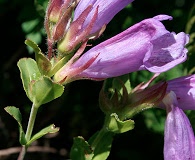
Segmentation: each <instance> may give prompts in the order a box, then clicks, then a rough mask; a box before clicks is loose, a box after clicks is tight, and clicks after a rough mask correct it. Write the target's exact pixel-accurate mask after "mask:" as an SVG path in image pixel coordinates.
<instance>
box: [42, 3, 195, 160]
mask: <svg viewBox="0 0 195 160" xmlns="http://www.w3.org/2000/svg"><path fill="white" fill-rule="evenodd" d="M132 1H133V0H115V1H113V0H107V1H101V0H50V1H49V6H48V8H47V13H46V18H45V30H46V33H47V43H48V59H49V60H51V61H52V59H55V60H54V62H55V61H56V62H58V61H60V60H61V59H62V58H63V57H66V58H67V61H66V63H64V64H63V66H62V67H61V68H59V69H58V70H57V71H56V72H55V74H54V77H53V79H54V81H55V82H57V83H59V84H63V85H65V84H67V83H70V82H72V81H75V80H79V79H91V80H104V79H107V78H112V77H117V76H121V75H124V74H128V73H131V72H135V71H139V70H148V71H150V72H152V73H156V74H159V73H162V72H165V71H168V70H169V69H171V68H173V67H175V66H176V65H178V64H180V63H182V62H184V61H185V60H186V58H187V49H186V48H185V45H186V44H187V43H188V42H189V36H188V35H187V34H185V33H184V32H180V33H178V34H176V33H174V32H170V31H168V30H167V29H166V28H165V26H164V25H163V23H162V21H164V20H172V17H171V16H168V15H157V16H155V17H153V18H148V19H145V20H143V21H141V22H139V23H137V24H135V25H133V26H131V27H129V28H128V29H126V30H125V31H123V32H121V33H119V34H117V35H116V36H114V37H112V38H110V39H108V40H106V41H104V42H102V43H100V44H98V45H97V46H94V47H92V48H91V49H89V50H88V51H87V52H84V50H85V48H86V46H87V42H88V40H89V39H96V38H98V37H99V36H100V35H101V34H102V33H103V31H104V30H105V28H106V25H107V24H108V23H109V22H110V21H111V19H112V18H113V17H114V16H115V15H116V14H117V13H118V12H119V11H120V10H122V9H123V8H124V7H125V6H127V5H128V4H129V3H131V2H132ZM54 46H57V49H56V50H55V51H56V52H57V53H54V51H53V47H54ZM194 82H195V76H194V75H192V76H186V77H181V78H178V79H174V80H171V81H168V82H166V83H162V84H157V85H156V86H154V87H151V88H148V89H147V88H146V87H147V86H144V85H141V86H139V87H138V88H137V89H136V90H134V92H132V93H131V94H130V95H127V94H126V95H125V96H126V97H127V98H126V100H127V101H125V102H126V103H129V104H130V105H129V106H130V108H131V109H130V110H129V109H127V110H126V109H124V108H123V109H122V113H123V114H125V112H131V110H132V108H133V112H134V113H131V116H132V115H134V114H135V112H139V111H138V109H139V107H137V106H140V105H142V104H143V103H151V104H152V103H153V105H152V106H154V105H158V106H159V107H161V108H164V109H166V110H167V119H166V125H165V145H164V157H165V159H167V160H168V159H182V160H185V159H194V157H195V139H194V135H193V130H192V129H191V126H190V123H189V120H188V119H187V117H186V116H185V114H184V112H183V111H182V109H185V110H186V109H194V108H195V106H194V104H195V103H194V102H195V89H194V88H195V87H194V86H195V85H194ZM102 95H103V94H102ZM103 97H104V98H105V95H103ZM113 101H115V100H113ZM113 101H112V100H111V101H109V105H107V102H106V101H101V102H102V103H101V104H102V105H105V106H104V107H105V108H103V110H104V111H105V112H110V110H109V109H111V110H112V111H114V112H118V110H116V108H115V105H112V102H113ZM154 101H155V102H154ZM115 102H116V101H115ZM123 102H124V101H123ZM117 104H118V105H119V104H120V105H121V103H119V101H118V100H117ZM110 105H111V107H110ZM122 105H124V104H122ZM124 106H125V105H124ZM126 106H128V105H126ZM129 106H128V107H129ZM136 107H137V109H136ZM142 109H143V108H142V107H141V108H140V110H142ZM119 114H120V116H121V117H123V119H126V118H128V116H127V117H126V115H125V116H124V115H122V114H121V112H120V111H119ZM178 157H179V158H178Z"/></svg>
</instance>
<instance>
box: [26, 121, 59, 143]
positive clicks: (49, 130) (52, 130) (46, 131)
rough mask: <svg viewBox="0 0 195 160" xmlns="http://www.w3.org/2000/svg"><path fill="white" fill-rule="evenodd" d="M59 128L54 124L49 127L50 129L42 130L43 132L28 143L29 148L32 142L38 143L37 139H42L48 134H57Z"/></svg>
mask: <svg viewBox="0 0 195 160" xmlns="http://www.w3.org/2000/svg"><path fill="white" fill-rule="evenodd" d="M59 129H60V128H59V127H55V125H54V124H51V125H49V126H48V127H46V128H44V129H42V130H41V131H39V132H38V133H36V134H35V135H34V136H33V137H32V138H31V139H30V141H28V142H27V144H26V145H27V146H29V145H30V144H31V143H32V142H34V141H36V140H37V139H39V138H41V137H42V136H44V135H46V134H48V133H56V132H58V131H59Z"/></svg>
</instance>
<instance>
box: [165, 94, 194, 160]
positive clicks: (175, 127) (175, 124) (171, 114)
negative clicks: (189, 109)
mask: <svg viewBox="0 0 195 160" xmlns="http://www.w3.org/2000/svg"><path fill="white" fill-rule="evenodd" d="M167 96H170V97H168V98H170V99H169V100H168V101H169V102H168V103H167V102H165V101H167V100H166V99H167V97H165V99H164V102H165V103H166V107H167V110H168V115H167V119H166V123H165V137H164V160H194V159H195V138H194V133H193V130H192V127H191V125H190V122H189V120H188V118H187V116H186V115H185V113H184V112H183V111H182V110H181V109H180V108H178V103H177V100H176V95H175V94H174V92H171V93H169V94H168V95H167Z"/></svg>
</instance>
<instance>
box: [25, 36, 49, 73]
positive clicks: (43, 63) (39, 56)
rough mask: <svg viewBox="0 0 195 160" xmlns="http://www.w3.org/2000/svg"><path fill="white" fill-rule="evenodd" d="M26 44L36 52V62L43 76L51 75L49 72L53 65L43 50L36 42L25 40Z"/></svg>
mask: <svg viewBox="0 0 195 160" xmlns="http://www.w3.org/2000/svg"><path fill="white" fill-rule="evenodd" d="M25 44H26V45H28V46H29V47H31V48H32V49H33V50H34V52H35V58H36V62H37V65H38V68H39V70H40V72H41V73H42V74H43V75H49V72H50V70H51V68H52V64H51V62H50V61H49V59H48V58H47V57H46V56H45V55H44V54H43V53H42V51H41V49H40V48H39V47H38V45H37V44H36V43H35V42H33V41H31V40H25Z"/></svg>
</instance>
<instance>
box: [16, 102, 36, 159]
mask: <svg viewBox="0 0 195 160" xmlns="http://www.w3.org/2000/svg"><path fill="white" fill-rule="evenodd" d="M38 108H39V106H36V105H35V104H33V105H32V108H31V112H30V117H29V121H28V126H27V130H26V134H25V138H26V142H27V143H28V141H30V138H31V135H32V131H33V128H34V124H35V119H36V115H37V111H38ZM27 148H28V146H27V145H23V146H22V150H21V151H20V154H19V156H18V160H23V159H24V157H25V154H26V152H27Z"/></svg>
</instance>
